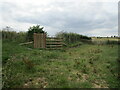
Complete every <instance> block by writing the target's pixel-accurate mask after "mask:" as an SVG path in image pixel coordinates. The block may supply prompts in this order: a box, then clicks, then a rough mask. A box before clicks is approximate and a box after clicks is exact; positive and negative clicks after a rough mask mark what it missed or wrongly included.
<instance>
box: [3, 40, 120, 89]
mask: <svg viewBox="0 0 120 90" xmlns="http://www.w3.org/2000/svg"><path fill="white" fill-rule="evenodd" d="M6 60H7V61H6ZM118 61H119V58H118V45H113V46H112V45H89V44H82V45H80V46H79V47H76V48H69V49H66V50H65V51H59V50H51V51H49V50H40V49H32V48H28V47H26V46H20V45H19V44H18V42H11V41H6V40H4V41H3V62H5V63H4V64H3V85H4V86H3V87H4V88H99V87H110V88H111V87H112V88H116V87H120V84H119V79H118V78H119V77H118Z"/></svg>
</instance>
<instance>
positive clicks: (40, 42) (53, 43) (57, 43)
mask: <svg viewBox="0 0 120 90" xmlns="http://www.w3.org/2000/svg"><path fill="white" fill-rule="evenodd" d="M63 44H64V43H63V38H56V37H47V38H46V34H36V33H34V48H46V49H61V48H62V47H63Z"/></svg>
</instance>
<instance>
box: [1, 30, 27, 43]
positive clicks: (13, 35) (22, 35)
mask: <svg viewBox="0 0 120 90" xmlns="http://www.w3.org/2000/svg"><path fill="white" fill-rule="evenodd" d="M0 33H1V34H2V37H1V38H2V39H3V40H9V41H17V42H25V41H26V40H27V39H26V36H27V33H26V32H16V31H8V30H2V31H0Z"/></svg>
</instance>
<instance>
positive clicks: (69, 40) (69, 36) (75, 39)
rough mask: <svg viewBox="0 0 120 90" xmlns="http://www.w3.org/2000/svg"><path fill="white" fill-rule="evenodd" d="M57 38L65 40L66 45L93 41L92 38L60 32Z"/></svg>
mask: <svg viewBox="0 0 120 90" xmlns="http://www.w3.org/2000/svg"><path fill="white" fill-rule="evenodd" d="M56 37H60V38H63V39H64V41H65V42H66V43H76V42H78V41H82V40H91V37H87V36H84V35H80V34H77V33H67V32H59V33H57V34H56Z"/></svg>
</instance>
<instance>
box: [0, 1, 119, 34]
mask: <svg viewBox="0 0 120 90" xmlns="http://www.w3.org/2000/svg"><path fill="white" fill-rule="evenodd" d="M0 8H2V10H0V13H1V15H2V16H1V17H2V18H1V19H0V23H1V26H0V28H2V27H5V26H11V27H13V28H15V29H16V30H17V31H19V30H23V31H26V30H27V29H28V28H29V26H32V25H36V24H40V25H42V26H44V27H45V30H46V31H47V32H48V34H50V35H54V34H55V33H56V32H59V31H61V30H65V31H68V32H69V31H70V32H77V33H81V34H82V33H83V34H87V35H101V36H102V35H105V36H107V35H110V34H111V35H113V34H116V32H117V28H114V27H116V26H117V20H118V18H117V15H118V9H117V8H118V0H2V1H1V4H0ZM111 29H113V32H111ZM102 32H104V33H102Z"/></svg>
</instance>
